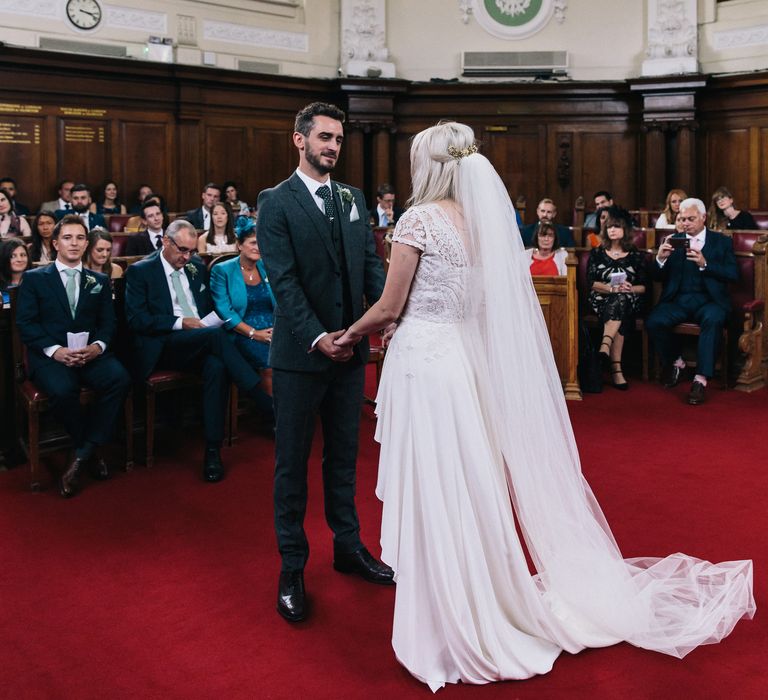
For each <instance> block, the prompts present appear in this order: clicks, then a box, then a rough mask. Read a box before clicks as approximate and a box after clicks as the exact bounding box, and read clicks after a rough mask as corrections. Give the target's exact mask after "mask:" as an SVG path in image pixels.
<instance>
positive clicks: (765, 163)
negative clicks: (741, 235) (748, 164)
mask: <svg viewBox="0 0 768 700" xmlns="http://www.w3.org/2000/svg"><path fill="white" fill-rule="evenodd" d="M759 153H760V156H761V158H760V171H759V172H760V181H759V184H758V206H756V207H754V208H755V209H760V210H765V209H768V126H765V127H762V128H761V129H760V148H759Z"/></svg>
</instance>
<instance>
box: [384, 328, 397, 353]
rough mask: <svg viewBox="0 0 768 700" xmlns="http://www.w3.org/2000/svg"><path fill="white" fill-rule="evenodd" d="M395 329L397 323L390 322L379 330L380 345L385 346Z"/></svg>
mask: <svg viewBox="0 0 768 700" xmlns="http://www.w3.org/2000/svg"><path fill="white" fill-rule="evenodd" d="M396 330H397V324H396V323H390V324H389V325H388V326H387V327H386V328H385V329H384V330H383V331H381V344H382V346H384V347H385V348H386V347H387V346H388V345H389V343H390V341H391V340H392V336H393V335H394V334H395V331H396Z"/></svg>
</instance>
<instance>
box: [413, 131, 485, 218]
mask: <svg viewBox="0 0 768 700" xmlns="http://www.w3.org/2000/svg"><path fill="white" fill-rule="evenodd" d="M476 150H477V149H476V147H475V133H474V132H473V131H472V129H471V128H470V127H468V126H467V125H466V124H460V123H459V122H443V123H440V124H437V125H436V126H431V127H430V128H429V129H425V130H424V131H421V132H419V133H418V134H416V136H414V137H413V141H412V143H411V180H412V182H413V193H412V194H411V198H410V199H409V200H408V204H423V203H425V202H436V201H439V200H441V199H456V196H455V195H456V187H457V173H458V166H459V161H460V160H461V158H463V157H466V156H468V155H470V154H472V153H474V152H476Z"/></svg>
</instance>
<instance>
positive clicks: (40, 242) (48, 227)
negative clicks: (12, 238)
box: [29, 211, 56, 263]
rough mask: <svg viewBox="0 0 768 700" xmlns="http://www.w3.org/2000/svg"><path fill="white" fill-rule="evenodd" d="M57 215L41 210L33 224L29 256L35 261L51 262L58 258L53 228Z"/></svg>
mask: <svg viewBox="0 0 768 700" xmlns="http://www.w3.org/2000/svg"><path fill="white" fill-rule="evenodd" d="M54 226H56V217H55V216H54V215H53V212H52V211H41V212H40V213H39V214H38V215H37V216H36V217H35V223H34V224H32V243H31V244H30V246H29V258H30V261H31V262H33V263H36V262H40V263H49V262H51V261H52V260H55V259H56V250H55V249H54V247H53V242H52V241H53V228H54Z"/></svg>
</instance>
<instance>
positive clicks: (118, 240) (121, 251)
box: [112, 233, 134, 258]
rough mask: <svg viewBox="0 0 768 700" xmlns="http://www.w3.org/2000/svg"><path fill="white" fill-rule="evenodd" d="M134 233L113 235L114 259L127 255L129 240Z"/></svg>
mask: <svg viewBox="0 0 768 700" xmlns="http://www.w3.org/2000/svg"><path fill="white" fill-rule="evenodd" d="M132 235H134V234H132V233H113V234H112V257H113V258H120V257H123V256H124V255H125V247H126V245H128V238H129V237H130V236H132Z"/></svg>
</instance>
